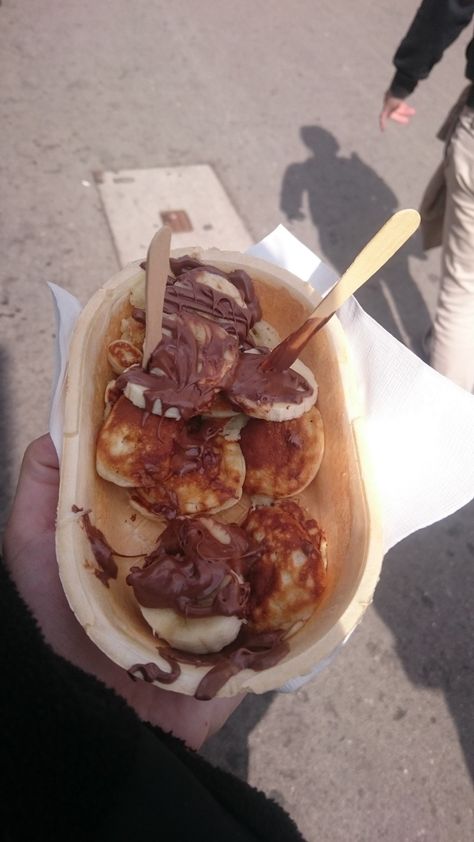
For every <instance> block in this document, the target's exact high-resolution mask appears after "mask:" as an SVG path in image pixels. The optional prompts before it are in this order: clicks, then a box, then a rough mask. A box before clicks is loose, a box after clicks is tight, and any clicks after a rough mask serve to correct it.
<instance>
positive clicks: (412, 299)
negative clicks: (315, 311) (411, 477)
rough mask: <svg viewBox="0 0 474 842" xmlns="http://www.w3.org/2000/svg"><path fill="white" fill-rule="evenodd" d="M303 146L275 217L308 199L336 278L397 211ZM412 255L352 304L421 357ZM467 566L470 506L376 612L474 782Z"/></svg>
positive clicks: (408, 548)
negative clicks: (452, 736) (451, 734)
mask: <svg viewBox="0 0 474 842" xmlns="http://www.w3.org/2000/svg"><path fill="white" fill-rule="evenodd" d="M301 139H302V141H303V143H304V144H305V145H306V146H307V147H308V149H309V150H310V153H311V154H310V156H309V157H308V158H307V159H306V160H305V161H303V162H300V163H292V164H290V165H289V166H288V167H287V169H286V171H285V174H284V177H283V182H282V189H281V209H282V210H283V211H284V212H285V214H286V215H287V217H288V218H289V219H298V218H300V217H301V214H302V209H303V203H304V199H305V197H307V202H308V207H309V212H310V215H311V219H312V221H313V223H314V225H315V227H316V228H317V230H318V234H319V241H320V243H321V248H322V251H323V255H322V257H323V258H325V259H326V260H328V261H329V262H330V263H331V264H332V265H333V266H334V267H335V268H336V269H337V270H338V272H342V271H344V269H345V268H346V267H347V266H348V265H349V264H350V262H351V260H352V259H353V257H354V255H355V253H356V252H357V251H358V250H359V249H360V248H361V247H362V246H363V245H364V244H365V243H366V242H367V241H368V240H369V239H370V237H371V236H372V234H373V233H374V232H375V231H376V230H377V229H378V228H380V226H381V224H382V223H383V222H384V221H385V219H387V218H388V217H389V216H390V215H391V214H392V213H393V212H394V211H395V210H396V209H397V205H398V201H397V197H396V195H395V194H394V192H393V191H392V190H391V189H390V188H389V187H388V186H387V184H386V183H385V182H384V180H383V179H382V178H380V176H379V175H378V174H377V173H376V172H375V171H374V170H373V169H372V168H371V167H369V166H368V165H367V164H366V163H364V162H363V161H362V160H361V158H360V157H359V156H358V155H356V154H352V155H351V156H350V157H344V156H342V155H340V154H339V144H338V142H337V140H336V139H335V138H334V137H333V135H332V134H331V133H330V132H328V131H327V130H326V129H323V128H321V127H320V126H304V127H303V128H302V129H301ZM410 255H413V256H416V257H419V258H421V256H422V252H421V248H420V240H419V238H418V237H413V238H412V239H411V240H410V241H409V242H408V243H407V244H406V246H405V247H404V248H403V249H402V250H401V251H400V252H399V253H398V254H397V255H395V257H394V258H392V260H391V261H390V262H389V263H388V264H387V265H386V266H385V267H384V268H383V269H382V270H381V271H380V272H379V273H378V274H377V276H376V277H375V278H374V279H373V280H372V281H369V282H368V283H367V284H366V285H365V286H364V287H363V288H362V289H361V290H360V291H359V293H358V294H357V298H358V299H359V301H360V303H361V304H362V306H363V307H364V309H365V310H367V311H368V312H369V313H370V314H371V315H372V316H374V318H375V319H376V320H377V321H378V322H379V323H380V324H382V325H383V326H384V327H385V328H386V329H387V330H389V331H390V332H391V333H392V334H393V335H394V336H396V337H397V338H398V339H401V340H402V341H403V340H405V341H406V340H407V339H408V342H407V344H411V345H412V349H413V350H414V351H415V352H418V353H422V349H421V347H420V339H421V337H422V336H423V334H424V331H425V330H426V327H427V326H428V324H429V315H428V311H427V308H426V305H425V303H424V301H423V299H422V297H421V295H420V293H419V291H418V288H417V286H416V284H415V282H414V280H413V279H412V277H411V275H410V271H409V266H408V257H409V256H410ZM387 293H388V295H387ZM390 297H391V304H392V306H391V305H390ZM393 305H394V306H395V308H396V314H397V318H394V307H393ZM400 328H401V330H400ZM433 458H436V457H435V454H434V455H433ZM440 493H441V492H440ZM473 562H474V503H471V504H470V506H468V507H467V508H464V509H462V510H461V511H460V512H458V513H456V514H455V515H452V516H451V517H450V518H449V519H447V520H444V521H442V522H440V523H438V524H436V525H434V526H431V527H430V529H429V531H427V530H424V531H421V532H418V533H416V534H415V535H412V536H411V537H410V538H408V539H406V540H405V541H404V542H403V543H402V544H401V545H400V546H397V547H395V548H394V549H393V550H392V551H391V552H390V553H389V554H388V556H387V558H386V560H385V562H384V572H383V575H382V578H381V581H380V583H379V585H378V588H377V591H376V595H375V608H376V610H377V611H378V613H379V615H380V617H381V618H382V619H383V621H384V622H385V623H386V625H387V626H388V627H389V628H390V629H391V631H392V633H393V635H394V637H395V640H396V648H397V654H398V656H399V658H400V660H401V663H402V665H403V667H404V669H405V672H406V674H407V676H408V678H409V679H410V681H411V682H412V683H413V684H414V685H415V686H417V687H420V688H426V689H436V690H438V691H441V692H442V693H443V694H444V697H445V699H446V703H447V705H448V707H449V710H450V712H451V716H452V718H453V721H454V723H455V725H456V728H457V731H458V735H459V740H460V744H461V746H462V749H463V752H464V756H465V759H466V764H467V767H468V768H469V770H470V772H471V775H472V776H473V778H474V726H473V717H472V711H473V709H474V673H473V671H472V662H473V656H474V629H473V624H472V616H473V615H474V587H473V586H474V563H473ZM370 646H371V648H372V649H373V654H374V655H376V650H377V642H376V641H371V642H370ZM409 715H410V711H404V710H402V709H400V710H399V711H398V713H397V716H398V717H404V716H407V722H408V721H409V719H408V718H409ZM428 726H429V727H431V728H432V729H433V730H431V731H429V732H428V731H427V743H428V740H429V739H430V738H431V739H434V740H435V739H436V722H433V721H430V722H429V723H428Z"/></svg>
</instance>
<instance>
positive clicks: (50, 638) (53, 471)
mask: <svg viewBox="0 0 474 842" xmlns="http://www.w3.org/2000/svg"><path fill="white" fill-rule="evenodd" d="M58 491H59V468H58V460H57V456H56V451H55V449H54V446H53V443H52V441H51V439H50V437H49V435H46V436H42V437H41V438H39V439H36V441H34V442H32V443H31V444H30V445H29V447H28V448H27V450H26V453H25V456H24V458H23V464H22V467H21V472H20V479H19V482H18V488H17V492H16V496H15V500H14V504H13V508H12V511H11V514H10V518H9V520H8V523H7V527H6V530H5V536H4V557H5V563H6V565H7V567H8V569H9V570H10V573H11V576H12V579H13V580H14V582H15V584H16V586H17V588H18V591H19V592H20V594H21V595H22V597H23V599H24V601H25V602H26V604H27V605H28V606H29V607H30V609H31V611H32V612H33V614H34V615H35V617H36V619H37V621H38V623H39V625H40V627H41V630H42V632H43V635H44V638H45V640H46V641H47V642H48V643H49V645H50V646H51V647H52V648H53V649H54V650H55V652H57V653H58V654H59V655H62V656H63V657H64V658H66V659H67V660H68V661H71V663H73V664H75V665H76V666H78V667H80V668H81V669H83V670H84V671H85V672H88V673H92V674H93V675H95V676H96V677H97V678H99V679H100V680H101V681H103V682H104V684H106V685H107V686H108V687H111V688H112V689H114V690H115V691H116V692H117V693H118V694H119V695H120V696H122V697H123V698H124V699H125V700H126V701H127V702H128V704H129V705H130V706H131V707H132V708H134V710H135V711H136V713H137V714H138V716H139V717H140V718H141V719H143V720H145V721H147V722H151V723H152V724H153V725H159V726H160V727H161V728H163V730H164V731H172V732H173V734H175V736H177V737H180V738H181V739H182V740H184V741H185V742H186V743H187V744H188V745H189V746H190V747H191V748H199V747H200V746H201V745H202V743H203V742H204V740H205V739H206V738H207V737H208V736H211V734H214V733H215V732H216V731H218V730H219V728H220V727H221V726H222V725H223V724H224V722H225V721H226V719H227V718H228V717H229V716H230V714H231V713H232V711H233V710H234V709H235V708H236V707H237V705H238V704H239V703H240V702H241V700H242V698H243V696H242V695H241V696H238V697H234V698H231V699H212V700H211V701H209V702H201V701H197V700H196V699H194V698H192V697H190V696H183V695H182V694H180V693H173V692H171V691H169V690H162V689H160V688H159V687H156V686H154V685H151V684H146V683H145V682H143V681H136V682H133V681H132V680H131V679H130V677H129V676H128V675H127V673H126V671H125V670H124V669H122V668H121V667H119V666H117V665H116V664H114V663H113V662H112V661H110V660H109V659H108V658H107V657H106V655H104V654H103V653H102V652H101V651H100V650H99V649H98V648H97V647H96V646H95V645H94V644H93V643H92V641H91V640H90V639H89V638H88V637H87V635H86V633H85V631H84V630H83V628H82V626H80V625H79V623H78V622H77V620H76V618H75V617H74V614H73V613H72V611H71V609H70V608H69V605H68V603H67V600H66V597H65V595H64V591H63V589H62V587H61V582H60V579H59V573H58V565H57V561H56V552H55V518H56V508H57V502H58Z"/></svg>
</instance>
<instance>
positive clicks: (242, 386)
mask: <svg viewBox="0 0 474 842" xmlns="http://www.w3.org/2000/svg"><path fill="white" fill-rule="evenodd" d="M261 361H262V355H261V354H258V353H257V352H254V351H247V352H246V353H245V354H241V356H240V359H239V362H238V365H237V369H236V373H235V377H234V382H233V383H232V384H231V385H230V386H229V387H228V389H227V395H228V397H229V398H230V400H231V401H232V403H233V404H235V405H237V406H238V407H239V408H240V409H242V411H243V412H245V414H246V415H250V416H251V417H252V418H263V419H265V420H266V421H290V420H291V419H292V418H299V417H300V416H301V415H304V413H305V412H308V410H310V409H311V407H312V406H314V404H315V403H316V401H317V399H318V386H317V383H316V380H315V379H314V375H313V373H312V371H311V369H309V368H308V366H307V365H305V364H304V363H302V362H301V360H296V361H295V362H294V363H293V365H292V366H291V368H290V369H287V370H286V371H282V372H278V371H262V370H261V368H260V367H259V365H260V364H261Z"/></svg>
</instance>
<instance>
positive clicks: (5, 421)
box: [0, 346, 12, 535]
mask: <svg viewBox="0 0 474 842" xmlns="http://www.w3.org/2000/svg"><path fill="white" fill-rule="evenodd" d="M9 370H10V368H9V361H8V355H7V352H6V351H5V349H4V348H2V347H1V346H0V477H1V482H0V535H1V533H2V532H3V529H4V527H5V523H6V519H7V516H8V510H9V507H10V502H11V492H12V489H11V468H10V454H11V441H10V421H11V418H10V407H11V404H10V396H9V382H8V372H9Z"/></svg>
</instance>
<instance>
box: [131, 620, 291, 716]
mask: <svg viewBox="0 0 474 842" xmlns="http://www.w3.org/2000/svg"><path fill="white" fill-rule="evenodd" d="M284 635H285V632H284V631H281V630H278V631H271V632H260V633H256V632H249V631H248V630H247V629H245V628H243V629H241V631H240V633H239V635H238V637H237V638H236V640H234V642H233V643H231V644H229V646H226V647H225V648H224V649H222V651H221V652H217V653H214V654H209V655H194V654H191V653H190V652H181V651H179V650H178V649H172V648H171V647H169V646H163V645H162V646H159V647H158V651H159V653H160V655H161V657H162V658H163V659H164V660H165V661H166V662H167V663H168V664H169V665H170V667H171V670H170V672H165V671H164V670H162V669H160V667H159V666H158V665H157V664H153V663H148V664H134V665H133V666H132V667H130V669H129V670H128V674H129V676H130V678H132V679H133V680H136V679H135V676H136V675H137V673H138V674H139V675H141V677H142V678H143V679H144V681H147V682H150V683H152V682H153V681H158V682H160V683H161V684H172V683H173V681H176V679H177V678H179V676H180V675H181V668H180V666H179V664H180V663H181V664H191V665H193V666H197V667H202V666H210V667H211V669H210V670H209V671H208V672H207V673H206V675H205V676H204V677H203V678H202V679H201V681H200V682H199V684H198V687H197V689H196V692H195V694H194V697H195V698H196V699H199V700H200V701H209V700H210V699H213V698H214V697H215V696H216V695H217V693H218V692H219V690H220V689H221V687H223V686H224V684H225V683H226V682H227V681H228V680H229V678H231V677H232V676H233V675H236V674H237V673H238V672H240V671H241V670H243V669H252V670H255V671H256V672H260V671H261V670H264V669H268V668H269V667H273V666H275V664H277V663H278V662H279V661H281V660H282V658H284V656H285V655H286V654H287V652H288V651H289V646H288V643H287V642H286V641H285V640H284Z"/></svg>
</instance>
